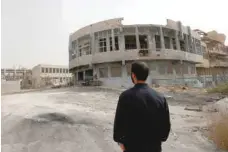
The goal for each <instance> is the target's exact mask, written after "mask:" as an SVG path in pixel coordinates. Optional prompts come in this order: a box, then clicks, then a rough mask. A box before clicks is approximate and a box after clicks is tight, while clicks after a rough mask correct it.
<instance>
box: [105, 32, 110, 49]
mask: <svg viewBox="0 0 228 152" xmlns="http://www.w3.org/2000/svg"><path fill="white" fill-rule="evenodd" d="M109 37H110V35H109V34H108V32H107V33H106V48H107V52H109V51H110V41H109Z"/></svg>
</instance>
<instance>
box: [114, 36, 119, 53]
mask: <svg viewBox="0 0 228 152" xmlns="http://www.w3.org/2000/svg"><path fill="white" fill-rule="evenodd" d="M115 49H116V50H119V39H118V36H115Z"/></svg>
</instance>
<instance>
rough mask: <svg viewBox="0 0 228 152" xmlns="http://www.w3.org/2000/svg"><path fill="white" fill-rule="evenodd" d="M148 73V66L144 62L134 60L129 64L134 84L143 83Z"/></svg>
mask: <svg viewBox="0 0 228 152" xmlns="http://www.w3.org/2000/svg"><path fill="white" fill-rule="evenodd" d="M148 75H149V67H148V65H147V64H146V63H145V62H134V63H132V65H131V80H132V82H133V83H134V84H137V83H145V81H146V79H147V77H148Z"/></svg>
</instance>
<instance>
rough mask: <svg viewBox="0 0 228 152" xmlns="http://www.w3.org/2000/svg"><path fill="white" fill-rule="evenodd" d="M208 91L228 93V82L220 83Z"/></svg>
mask: <svg viewBox="0 0 228 152" xmlns="http://www.w3.org/2000/svg"><path fill="white" fill-rule="evenodd" d="M207 92H208V93H223V94H228V83H225V84H222V85H218V86H216V87H214V88H211V89H208V90H207Z"/></svg>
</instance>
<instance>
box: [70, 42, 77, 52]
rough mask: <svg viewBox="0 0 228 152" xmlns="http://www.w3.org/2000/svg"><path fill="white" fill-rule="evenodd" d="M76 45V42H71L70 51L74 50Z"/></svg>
mask: <svg viewBox="0 0 228 152" xmlns="http://www.w3.org/2000/svg"><path fill="white" fill-rule="evenodd" d="M76 43H77V41H76V40H74V41H72V43H71V45H72V49H73V50H74V49H76Z"/></svg>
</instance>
